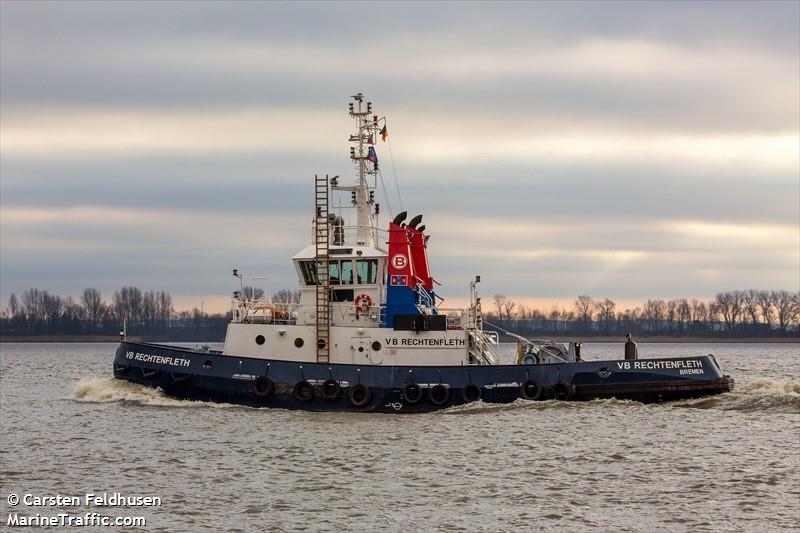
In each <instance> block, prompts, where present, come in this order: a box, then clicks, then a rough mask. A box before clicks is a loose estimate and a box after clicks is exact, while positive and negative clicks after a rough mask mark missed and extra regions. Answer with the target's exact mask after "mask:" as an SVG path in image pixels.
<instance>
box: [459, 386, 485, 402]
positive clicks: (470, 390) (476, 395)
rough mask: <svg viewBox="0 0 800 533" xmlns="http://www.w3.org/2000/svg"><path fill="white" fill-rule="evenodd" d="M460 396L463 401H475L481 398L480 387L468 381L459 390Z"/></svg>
mask: <svg viewBox="0 0 800 533" xmlns="http://www.w3.org/2000/svg"><path fill="white" fill-rule="evenodd" d="M461 398H462V399H463V400H464V403H471V402H476V401H478V400H480V399H481V388H480V387H478V386H477V385H475V384H474V383H470V384H469V385H467V386H466V387H464V388H463V389H462V390H461Z"/></svg>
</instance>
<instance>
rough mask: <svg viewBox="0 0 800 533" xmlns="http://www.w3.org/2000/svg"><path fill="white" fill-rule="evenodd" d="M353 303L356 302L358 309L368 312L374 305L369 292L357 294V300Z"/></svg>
mask: <svg viewBox="0 0 800 533" xmlns="http://www.w3.org/2000/svg"><path fill="white" fill-rule="evenodd" d="M353 303H354V304H355V306H356V309H359V310H361V311H362V312H364V313H366V312H367V311H369V308H370V307H372V298H370V296H369V294H359V295H358V296H356V300H355V302H353Z"/></svg>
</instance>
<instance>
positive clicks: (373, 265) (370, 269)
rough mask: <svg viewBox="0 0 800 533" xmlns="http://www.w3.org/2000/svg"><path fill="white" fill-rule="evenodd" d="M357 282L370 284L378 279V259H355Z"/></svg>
mask: <svg viewBox="0 0 800 533" xmlns="http://www.w3.org/2000/svg"><path fill="white" fill-rule="evenodd" d="M356 274H357V277H358V284H359V285H364V284H372V283H375V282H377V281H378V260H377V259H359V260H358V261H356Z"/></svg>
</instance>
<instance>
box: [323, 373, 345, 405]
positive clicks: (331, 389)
mask: <svg viewBox="0 0 800 533" xmlns="http://www.w3.org/2000/svg"><path fill="white" fill-rule="evenodd" d="M320 391H321V392H322V397H323V398H325V399H326V400H327V401H329V402H335V401H336V400H338V399H339V395H341V394H342V386H341V385H339V382H338V381H336V380H335V379H327V380H325V382H324V383H323V384H322V387H321V388H320Z"/></svg>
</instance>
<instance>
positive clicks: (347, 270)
mask: <svg viewBox="0 0 800 533" xmlns="http://www.w3.org/2000/svg"><path fill="white" fill-rule="evenodd" d="M352 284H353V262H352V261H342V285H352Z"/></svg>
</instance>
